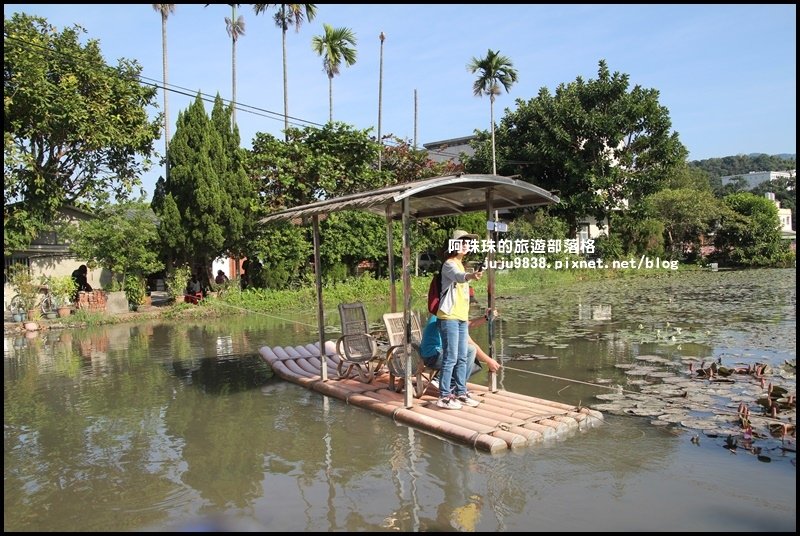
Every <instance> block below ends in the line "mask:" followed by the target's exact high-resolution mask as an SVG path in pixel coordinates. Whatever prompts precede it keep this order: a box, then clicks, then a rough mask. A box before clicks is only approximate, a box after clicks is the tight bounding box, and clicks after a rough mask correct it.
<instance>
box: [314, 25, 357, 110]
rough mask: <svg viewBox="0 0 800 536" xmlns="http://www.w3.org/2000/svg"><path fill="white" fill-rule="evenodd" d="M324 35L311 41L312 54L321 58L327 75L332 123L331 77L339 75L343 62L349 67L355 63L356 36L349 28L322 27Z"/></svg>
mask: <svg viewBox="0 0 800 536" xmlns="http://www.w3.org/2000/svg"><path fill="white" fill-rule="evenodd" d="M322 26H323V27H324V28H325V34H323V35H316V36H314V38H313V39H311V47H312V48H313V49H314V52H316V53H317V54H319V55H320V56H322V69H323V70H324V71H325V73H327V75H328V100H329V102H330V121H331V122H333V77H334V76H336V75H337V74H339V66H340V65H341V64H342V62H343V61H344V62H345V64H347V66H348V67H349V66H350V65H353V64H354V63H355V62H356V49H354V48H350V46H348V45H352V46H355V45H356V35H355V34H354V33H353V30H351V29H350V28H334V27H332V26H330V25H329V24H323V25H322Z"/></svg>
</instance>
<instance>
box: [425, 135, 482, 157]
mask: <svg viewBox="0 0 800 536" xmlns="http://www.w3.org/2000/svg"><path fill="white" fill-rule="evenodd" d="M474 139H475V136H474V135H472V136H464V137H461V138H453V139H450V140H442V141H433V142H430V143H425V144H423V145H422V146H423V147H425V149H426V150H427V151H428V158H430V159H431V160H433V161H434V162H437V163H438V162H455V163H457V164H461V163H462V162H461V153H466V155H467V156H472V155H474V154H475V149H473V148H472V147H470V145H469V142H471V141H472V140H474Z"/></svg>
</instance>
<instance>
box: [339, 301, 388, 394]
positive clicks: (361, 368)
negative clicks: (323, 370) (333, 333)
mask: <svg viewBox="0 0 800 536" xmlns="http://www.w3.org/2000/svg"><path fill="white" fill-rule="evenodd" d="M339 317H340V318H341V321H342V336H341V337H339V339H338V340H337V341H336V353H337V355H338V356H339V365H338V366H337V369H336V371H337V372H338V373H339V378H349V377H351V373H352V372H353V370H355V371H356V372H357V374H358V377H359V379H360V380H361V381H363V382H364V383H371V382H372V380H373V379H374V378H375V373H376V372H377V371H378V370H380V368H381V367H382V366H383V363H384V361H385V353H384V351H383V350H382V349H381V348H380V346H379V344H378V342H379V341H378V334H379V333H380V332H370V330H369V324H368V322H367V310H366V308H365V307H364V304H363V303H361V302H356V303H341V304H339Z"/></svg>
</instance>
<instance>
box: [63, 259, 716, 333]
mask: <svg viewBox="0 0 800 536" xmlns="http://www.w3.org/2000/svg"><path fill="white" fill-rule="evenodd" d="M698 269H702V268H699V267H696V266H692V265H681V266H680V267H679V269H678V270H676V271H673V270H655V269H652V270H646V269H642V270H633V269H630V270H614V269H576V270H572V269H570V270H553V269H518V270H506V271H499V272H496V273H495V295H496V296H504V295H505V296H508V295H510V294H515V295H520V294H522V295H524V294H528V293H531V292H535V291H536V290H537V289H541V288H548V287H557V286H569V285H573V284H576V283H579V282H582V281H597V280H604V279H616V278H641V277H679V274H680V273H681V272H682V271H686V270H698ZM488 275H489V274H488V273H485V274H484V277H483V278H482V279H481V280H480V281H477V282H474V283H472V284H471V286H472V287H474V288H475V293H476V296H477V297H478V300H479V301H480V302H481V303H484V302H485V296H486V288H487V285H488ZM431 277H432V276H430V275H427V276H412V277H411V303H412V307H414V308H420V309H422V308H425V306H426V302H427V297H428V284H429V283H430V278H431ZM396 292H397V304H398V307H401V306H402V304H403V284H402V280H398V281H397V285H396ZM322 296H323V306H324V308H325V309H326V310H329V309H335V308H336V306H337V305H338V304H340V303H349V302H355V301H360V302H364V303H365V304H387V303H388V300H389V280H388V279H375V278H374V277H373V276H372V275H371V274H366V275H364V276H362V277H356V278H351V279H349V280H348V281H346V282H343V283H338V284H334V285H326V286H324V287H323V289H322ZM316 303H317V299H316V287H315V286H309V287H303V288H300V289H294V290H269V289H251V290H246V291H241V290H239V289H238V288H231V289H229V290H228V291H227V292H226V293H225V294H224V296H222V297H219V298H218V297H209V298H208V299H206V300H203V301H202V302H200V304H199V305H192V304H188V303H183V302H178V303H174V304H172V305H165V306H161V307H156V308H154V309H153V310H150V311H147V312H140V313H135V314H125V315H108V314H104V313H97V312H88V311H78V312H76V314H74V315H72V317H71V318H70V319H69V321H68V322H65V324H66V325H67V326H68V327H80V326H93V325H100V324H113V323H118V322H130V321H139V320H154V319H157V318H165V319H200V318H213V317H219V316H227V315H231V314H245V313H249V312H263V313H272V314H275V313H287V312H289V313H295V312H308V311H309V310H313V309H315V308H316Z"/></svg>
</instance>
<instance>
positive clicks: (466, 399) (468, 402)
mask: <svg viewBox="0 0 800 536" xmlns="http://www.w3.org/2000/svg"><path fill="white" fill-rule="evenodd" d="M456 400H458V401H459V402H461V403H462V404H463V405H465V406H469V407H471V408H475V407H478V405H479V404H480V402H478V401H477V400H475V399H474V398H472V397H471V396H469V393H466V394H463V395H458V396H457V397H456Z"/></svg>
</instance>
